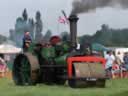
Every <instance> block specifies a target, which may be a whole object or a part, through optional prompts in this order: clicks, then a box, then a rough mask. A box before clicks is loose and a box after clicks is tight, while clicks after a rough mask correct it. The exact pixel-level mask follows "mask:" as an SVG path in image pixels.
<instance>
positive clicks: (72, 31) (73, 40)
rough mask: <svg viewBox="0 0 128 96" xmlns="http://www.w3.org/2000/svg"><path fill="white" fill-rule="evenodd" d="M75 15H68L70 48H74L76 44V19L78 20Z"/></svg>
mask: <svg viewBox="0 0 128 96" xmlns="http://www.w3.org/2000/svg"><path fill="white" fill-rule="evenodd" d="M78 19H79V18H78V17H77V15H74V14H71V15H70V17H69V22H70V41H71V46H72V48H76V46H77V41H76V40H77V21H78Z"/></svg>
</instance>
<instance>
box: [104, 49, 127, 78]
mask: <svg viewBox="0 0 128 96" xmlns="http://www.w3.org/2000/svg"><path fill="white" fill-rule="evenodd" d="M120 54H121V53H120V52H118V53H117V54H116V55H115V54H114V53H113V52H112V51H108V52H107V54H106V55H105V59H106V64H105V70H106V75H107V76H108V77H109V78H116V77H121V78H124V77H128V73H127V71H128V52H125V53H123V56H121V55H120Z"/></svg>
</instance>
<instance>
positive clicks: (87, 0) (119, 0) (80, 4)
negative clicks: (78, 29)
mask: <svg viewBox="0 0 128 96" xmlns="http://www.w3.org/2000/svg"><path fill="white" fill-rule="evenodd" d="M72 6H73V9H72V12H71V14H79V13H83V12H89V11H92V10H95V9H96V8H104V7H115V8H116V7H119V8H128V0H74V1H73V3H72Z"/></svg>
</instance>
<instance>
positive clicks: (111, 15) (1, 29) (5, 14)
mask: <svg viewBox="0 0 128 96" xmlns="http://www.w3.org/2000/svg"><path fill="white" fill-rule="evenodd" d="M71 2H72V0H0V12H1V14H0V34H2V35H5V36H8V35H9V29H11V28H14V24H15V20H16V18H17V17H18V16H21V14H22V11H23V9H24V8H27V11H28V14H29V17H35V13H36V11H37V10H39V11H40V12H41V14H42V20H43V23H44V30H43V33H45V32H46V30H47V29H51V30H52V32H53V33H54V34H58V33H60V32H62V31H67V30H69V27H68V25H63V24H59V23H58V17H59V16H60V15H62V14H61V10H62V9H64V10H65V12H66V13H67V14H68V15H69V14H70V11H71V8H72V6H71ZM79 18H80V19H79V21H78V35H83V34H94V33H95V32H96V30H99V29H100V26H101V25H102V24H108V25H109V26H110V27H112V28H128V10H121V9H112V8H104V9H97V11H94V12H91V13H86V14H80V15H79Z"/></svg>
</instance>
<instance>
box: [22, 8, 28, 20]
mask: <svg viewBox="0 0 128 96" xmlns="http://www.w3.org/2000/svg"><path fill="white" fill-rule="evenodd" d="M22 17H23V19H24V21H27V19H28V14H27V10H26V8H25V9H24V11H23V13H22Z"/></svg>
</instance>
